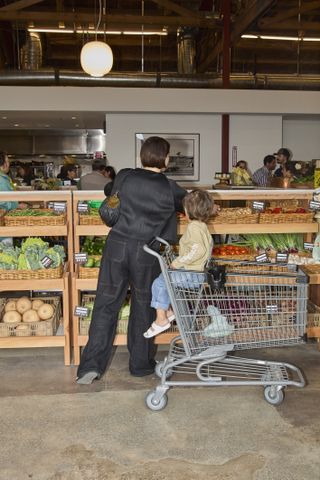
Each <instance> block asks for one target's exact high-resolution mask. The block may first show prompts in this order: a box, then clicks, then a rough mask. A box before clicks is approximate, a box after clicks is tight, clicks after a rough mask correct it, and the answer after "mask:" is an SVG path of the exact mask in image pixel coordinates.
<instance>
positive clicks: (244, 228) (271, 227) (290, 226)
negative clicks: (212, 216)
mask: <svg viewBox="0 0 320 480" xmlns="http://www.w3.org/2000/svg"><path fill="white" fill-rule="evenodd" d="M186 228H187V225H186V224H182V225H179V226H178V233H179V234H182V233H184V232H185V230H186ZM208 228H209V231H210V233H213V234H221V235H222V234H234V233H237V234H241V233H317V232H318V229H319V224H318V223H316V222H313V223H281V224H279V223H264V224H259V223H252V224H244V223H234V224H232V223H225V224H222V223H221V224H213V223H211V224H208Z"/></svg>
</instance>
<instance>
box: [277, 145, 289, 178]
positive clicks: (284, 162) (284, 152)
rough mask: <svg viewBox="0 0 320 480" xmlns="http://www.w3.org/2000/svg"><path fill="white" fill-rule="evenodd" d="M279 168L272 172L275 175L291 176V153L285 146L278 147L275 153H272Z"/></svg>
mask: <svg viewBox="0 0 320 480" xmlns="http://www.w3.org/2000/svg"><path fill="white" fill-rule="evenodd" d="M274 155H275V157H276V159H277V163H278V164H279V165H280V167H279V168H277V170H276V171H275V172H274V176H275V177H292V174H293V171H292V163H291V162H290V157H291V153H290V150H288V149H287V148H280V149H279V150H278V151H277V153H275V154H274Z"/></svg>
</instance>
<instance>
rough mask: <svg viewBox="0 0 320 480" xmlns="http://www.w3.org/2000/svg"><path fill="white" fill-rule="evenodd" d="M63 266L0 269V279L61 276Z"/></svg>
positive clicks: (39, 278) (35, 278)
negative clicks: (35, 268)
mask: <svg viewBox="0 0 320 480" xmlns="http://www.w3.org/2000/svg"><path fill="white" fill-rule="evenodd" d="M62 274H63V266H62V265H60V266H59V267H57V268H41V269H40V270H0V280H48V279H56V278H61V277H62Z"/></svg>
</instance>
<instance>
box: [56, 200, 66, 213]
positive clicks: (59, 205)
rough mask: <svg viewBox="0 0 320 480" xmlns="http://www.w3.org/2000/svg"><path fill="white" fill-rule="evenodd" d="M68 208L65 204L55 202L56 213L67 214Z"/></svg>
mask: <svg viewBox="0 0 320 480" xmlns="http://www.w3.org/2000/svg"><path fill="white" fill-rule="evenodd" d="M66 208H67V205H66V203H65V202H53V210H54V211H55V212H59V213H61V212H65V211H66Z"/></svg>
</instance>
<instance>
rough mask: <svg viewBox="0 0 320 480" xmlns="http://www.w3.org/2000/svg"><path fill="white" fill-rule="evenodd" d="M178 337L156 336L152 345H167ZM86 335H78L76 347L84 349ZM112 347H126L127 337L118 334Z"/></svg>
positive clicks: (167, 334) (166, 334)
mask: <svg viewBox="0 0 320 480" xmlns="http://www.w3.org/2000/svg"><path fill="white" fill-rule="evenodd" d="M177 335H179V333H178V332H175V333H161V334H160V335H157V336H156V337H155V339H154V343H155V344H157V345H167V344H169V343H170V342H171V340H172V339H173V338H174V337H176V336H177ZM88 338H89V337H88V335H78V345H79V347H84V346H85V345H86V344H87V341H88ZM113 345H117V346H118V345H127V335H126V334H118V335H116V336H115V339H114V343H113Z"/></svg>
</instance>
